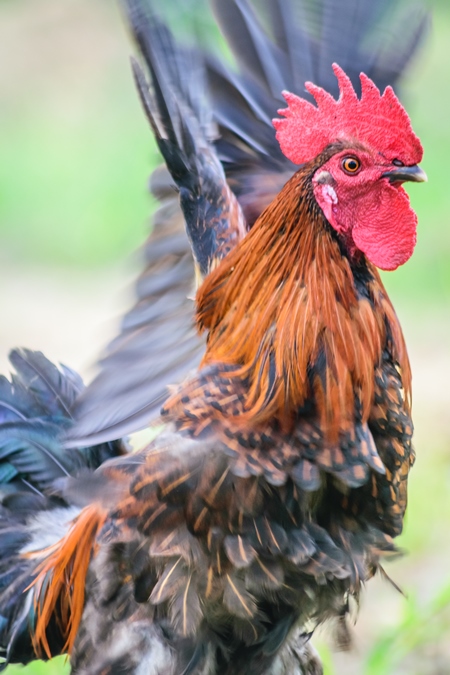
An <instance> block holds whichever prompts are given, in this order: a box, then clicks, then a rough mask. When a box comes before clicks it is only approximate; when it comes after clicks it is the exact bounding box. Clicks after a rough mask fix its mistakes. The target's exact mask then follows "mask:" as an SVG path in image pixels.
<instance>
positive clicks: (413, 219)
mask: <svg viewBox="0 0 450 675" xmlns="http://www.w3.org/2000/svg"><path fill="white" fill-rule="evenodd" d="M416 232H417V216H416V214H415V213H414V211H413V210H412V208H411V206H410V203H409V198H408V195H407V194H406V192H405V190H404V189H403V188H402V187H393V186H391V185H389V184H388V183H385V184H384V185H382V187H381V186H380V189H379V190H374V191H373V192H369V193H368V194H367V196H366V200H365V202H364V211H363V212H362V213H361V212H358V213H357V217H356V219H355V224H354V226H353V228H352V232H351V234H352V238H353V241H354V243H355V246H356V248H358V249H359V250H360V251H362V252H363V253H365V254H366V256H367V258H368V259H369V260H370V262H372V263H373V264H374V265H376V267H379V268H380V269H382V270H389V271H390V270H395V269H397V267H399V266H400V265H403V264H404V263H405V262H406V261H407V260H409V258H410V257H411V255H412V253H413V251H414V246H415V245H416Z"/></svg>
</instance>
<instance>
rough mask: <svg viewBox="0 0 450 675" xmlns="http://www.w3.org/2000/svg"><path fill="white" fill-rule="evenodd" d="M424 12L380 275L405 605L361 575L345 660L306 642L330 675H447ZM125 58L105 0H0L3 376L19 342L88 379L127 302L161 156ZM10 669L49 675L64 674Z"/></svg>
mask: <svg viewBox="0 0 450 675" xmlns="http://www.w3.org/2000/svg"><path fill="white" fill-rule="evenodd" d="M181 4H182V5H183V8H184V12H185V14H186V15H187V13H188V10H189V3H184V4H183V3H181ZM434 5H435V6H434V21H433V28H432V32H431V34H430V36H429V38H428V41H427V42H426V44H425V45H424V48H423V49H422V51H421V53H420V55H419V57H418V58H417V59H416V60H415V62H414V64H413V66H412V68H411V69H410V72H409V74H408V77H407V78H406V83H405V88H404V96H403V98H404V101H405V103H406V106H407V108H408V111H409V112H410V114H411V117H412V120H413V126H414V129H415V131H416V132H417V133H418V135H419V136H420V137H421V139H422V142H423V145H424V147H425V159H424V162H423V167H424V169H425V170H426V172H427V174H428V177H429V183H428V184H426V185H420V186H412V187H411V189H410V195H411V200H412V203H413V206H414V208H415V210H416V211H417V213H418V215H419V239H418V244H417V248H416V252H415V253H414V256H413V258H412V260H411V261H410V262H408V264H407V265H405V266H404V267H403V268H401V269H400V270H398V271H397V272H395V273H394V274H389V275H385V281H386V285H387V286H388V289H389V290H390V292H391V296H392V298H393V301H394V304H395V306H396V308H397V310H398V313H399V315H400V317H401V319H402V323H403V326H404V329H405V333H406V338H407V342H408V344H409V345H410V353H411V360H412V366H413V373H414V417H415V423H416V439H415V445H416V450H417V454H418V459H417V462H416V465H415V467H414V470H413V472H412V475H411V480H410V506H409V510H408V514H407V521H406V527H405V533H404V535H403V536H402V538H401V541H400V546H401V547H402V548H403V549H404V550H405V551H406V552H407V555H406V556H404V557H403V558H401V559H398V560H396V561H393V562H391V563H388V564H387V565H386V567H387V571H388V573H389V575H391V576H392V577H393V579H394V580H395V581H396V582H397V583H399V584H400V585H401V587H402V588H403V589H404V591H405V593H406V594H407V599H405V598H403V597H402V596H400V595H399V594H398V593H397V592H396V591H395V590H394V589H393V587H391V586H390V585H389V584H388V583H387V582H386V581H383V580H380V579H376V580H374V581H372V582H371V583H370V584H369V585H368V588H367V593H366V594H365V595H364V598H363V603H362V608H361V610H360V615H359V619H358V623H357V625H356V627H355V639H354V647H353V649H352V651H351V652H350V653H346V654H340V653H336V652H335V650H334V647H333V639H332V636H331V635H330V634H329V633H327V632H322V633H320V634H319V635H318V636H317V639H316V644H318V646H319V648H320V651H321V653H322V655H323V657H324V660H325V662H326V673H327V675H336V674H338V675H340V674H343V673H345V674H346V675H403V674H405V675H448V673H450V640H449V639H448V638H449V635H450V633H449V631H450V604H449V603H450V572H449V560H450V537H449V534H448V533H449V527H450V498H449V496H448V495H449V493H450V427H449V423H448V422H449V417H450V346H449V345H450V337H449V335H450V189H449V187H448V184H449V157H450V121H449V120H450V114H449V110H450V3H448V2H447V0H442V1H441V2H436V3H434ZM178 6H180V2H178ZM178 18H179V20H180V21H182V19H183V17H181V18H180V17H178ZM130 51H131V49H130V46H129V41H128V40H127V36H126V33H125V31H124V29H123V26H122V22H121V18H120V15H119V12H118V10H117V7H116V6H115V4H114V3H112V2H111V0H95V1H94V0H65V1H64V2H61V1H59V2H57V1H56V0H0V306H1V308H2V327H1V329H0V366H1V368H2V370H3V371H4V370H5V368H6V367H7V366H6V363H7V361H6V355H7V351H8V349H9V348H11V347H13V346H15V345H18V344H20V345H26V346H28V347H31V348H35V349H42V350H43V351H45V352H46V354H47V355H48V356H49V357H50V358H52V359H57V360H62V361H65V362H67V363H68V364H69V365H71V366H73V367H75V368H78V369H79V370H81V371H82V372H83V373H84V374H85V375H88V376H89V374H90V373H92V368H91V367H90V365H91V364H92V363H93V362H94V361H95V359H96V357H97V356H98V354H99V352H100V350H101V348H102V347H103V346H104V345H105V344H106V342H107V340H108V339H109V338H110V337H112V336H113V335H114V332H115V331H116V330H117V328H116V321H115V319H114V317H116V316H119V315H120V312H121V311H122V310H123V308H124V307H126V306H127V305H128V304H129V302H130V292H129V290H124V289H126V288H128V285H129V279H130V277H132V276H133V274H135V273H136V271H137V270H138V269H139V259H138V258H136V257H135V256H133V255H132V252H133V251H134V250H135V249H136V247H138V246H139V244H140V243H141V242H142V241H143V239H144V237H145V234H146V232H147V229H148V216H149V214H150V212H151V209H152V203H151V200H150V197H149V196H148V194H147V191H146V183H147V177H148V175H149V174H150V170H151V168H152V166H154V165H155V163H156V162H157V155H156V153H155V149H154V145H153V143H152V139H151V136H150V133H149V131H148V129H147V126H146V123H145V120H144V116H143V115H142V113H141V111H140V108H139V104H138V102H137V97H136V95H135V92H134V88H133V84H132V81H131V77H130V72H129V63H128V56H129V53H130ZM6 672H7V674H8V675H13V674H14V673H19V672H20V673H23V674H24V675H25V674H26V675H28V674H31V673H34V674H36V673H43V674H44V673H45V675H54V674H56V673H64V672H67V666H66V665H65V662H64V660H63V659H62V660H56V661H55V662H53V663H51V664H47V665H43V664H36V665H34V666H30V667H28V668H24V669H22V668H19V667H10V668H8V669H7V671H6Z"/></svg>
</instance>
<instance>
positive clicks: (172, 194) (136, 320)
mask: <svg viewBox="0 0 450 675" xmlns="http://www.w3.org/2000/svg"><path fill="white" fill-rule="evenodd" d="M126 11H127V15H128V19H129V23H130V25H131V28H132V32H133V35H134V38H135V40H136V42H137V45H138V47H139V51H140V53H141V55H142V57H143V59H144V61H145V63H146V66H147V71H148V74H149V76H150V86H149V84H148V83H147V80H146V76H145V75H144V72H143V70H142V69H141V67H140V65H139V64H138V63H137V62H136V61H133V73H134V77H135V81H136V85H137V88H138V91H139V95H140V98H141V101H142V104H143V107H144V111H145V113H146V115H147V118H148V120H149V122H150V126H151V128H152V131H153V133H154V136H155V139H156V142H157V144H158V147H159V150H160V152H161V154H162V156H163V158H164V160H165V162H166V166H167V169H168V170H165V169H162V168H160V169H158V170H157V171H156V172H155V174H154V175H153V177H152V190H153V193H154V194H155V195H156V196H157V197H158V198H159V200H160V201H161V206H160V208H159V209H158V211H157V212H156V215H155V218H154V228H153V232H152V234H151V236H150V238H149V240H148V242H147V244H146V246H145V255H146V263H147V264H146V269H145V271H144V273H143V274H142V275H141V277H140V278H139V280H138V285H137V291H138V303H137V305H136V306H135V307H134V308H133V309H132V310H131V311H130V312H129V313H128V314H127V316H126V317H125V320H124V322H123V325H122V331H121V334H120V335H119V337H118V338H116V340H114V341H113V343H112V344H111V345H110V346H109V348H108V353H107V355H106V357H105V359H104V360H103V362H102V369H101V371H100V374H99V375H98V377H97V378H96V379H95V380H94V381H93V382H92V384H91V385H90V387H89V388H88V390H87V391H86V392H85V393H84V394H83V395H82V396H81V397H80V398H79V399H78V401H77V404H76V406H75V409H74V414H75V416H76V418H77V419H78V420H79V423H78V425H77V426H76V427H75V428H74V429H71V431H70V433H69V436H68V445H69V446H72V445H79V444H80V442H82V443H86V441H87V439H89V442H91V441H93V439H106V438H117V437H120V436H123V435H125V434H127V433H130V432H132V431H136V430H137V429H140V428H143V427H145V426H147V425H148V424H149V422H150V421H151V420H152V418H154V417H156V415H157V414H158V412H159V409H160V408H161V405H162V403H163V402H164V401H165V399H166V398H167V396H168V388H167V385H170V384H172V383H173V384H175V383H177V382H179V381H180V380H181V379H183V377H184V376H185V375H186V374H187V373H188V372H189V371H190V370H191V369H193V368H195V367H196V366H197V365H198V363H199V361H200V358H201V355H202V353H203V342H202V340H201V339H200V337H199V336H198V335H197V333H196V330H195V328H194V323H193V313H194V312H193V302H192V297H193V295H194V293H195V285H196V284H195V281H196V279H199V278H201V277H203V276H204V275H206V274H207V273H208V272H209V270H210V269H211V268H212V267H214V266H215V265H216V264H217V262H218V261H219V260H220V259H221V258H222V257H223V256H224V255H226V254H227V253H228V251H229V250H230V249H231V248H233V247H234V246H235V244H236V242H237V241H239V239H240V238H242V237H243V236H244V234H245V231H246V230H245V223H244V219H243V215H242V211H241V209H240V207H239V204H238V202H237V200H236V198H235V196H234V195H233V193H232V191H231V190H230V188H229V187H228V185H227V182H226V179H225V174H224V171H223V168H222V165H221V163H220V161H219V160H218V158H217V155H216V153H215V151H214V149H213V147H212V145H211V143H210V139H211V135H212V133H213V132H214V125H213V124H212V119H211V112H210V107H209V106H207V105H206V100H205V87H204V86H202V75H203V69H202V66H201V63H200V61H199V60H198V58H197V57H196V55H195V54H194V53H193V52H192V51H190V50H182V49H178V48H177V47H176V46H175V44H174V43H173V40H172V37H171V35H170V33H169V31H168V30H167V28H166V27H165V26H164V25H162V24H161V23H160V22H159V21H158V20H157V19H156V18H155V17H154V15H153V14H152V13H151V12H147V11H146V9H145V7H144V6H143V4H142V3H140V2H133V1H131V0H130V1H128V2H127V3H126ZM186 69H187V71H188V72H189V76H190V78H191V81H190V82H189V88H188V87H187V85H186V81H185V80H184V71H185V70H186ZM174 184H175V185H174ZM174 188H176V189H174ZM180 207H181V208H180ZM185 230H186V231H185ZM186 233H187V236H186Z"/></svg>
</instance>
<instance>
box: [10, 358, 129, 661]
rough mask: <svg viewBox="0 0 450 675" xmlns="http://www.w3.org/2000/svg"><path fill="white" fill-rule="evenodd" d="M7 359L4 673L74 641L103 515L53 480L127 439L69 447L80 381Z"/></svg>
mask: <svg viewBox="0 0 450 675" xmlns="http://www.w3.org/2000/svg"><path fill="white" fill-rule="evenodd" d="M10 360H11V363H12V365H13V366H14V367H15V373H13V374H12V375H11V377H10V379H7V378H5V377H0V656H3V657H4V659H5V662H4V663H3V664H1V665H0V670H1V669H3V668H5V667H6V664H7V663H9V662H21V663H27V662H28V661H30V660H33V659H34V658H36V654H39V655H41V656H42V657H44V658H50V656H54V655H56V654H59V653H61V651H65V650H66V649H68V648H69V647H70V646H71V644H72V642H73V637H72V635H73V632H72V631H73V629H72V626H76V625H77V622H79V619H80V612H81V611H82V607H83V599H84V596H83V593H84V581H85V576H86V570H87V566H88V564H89V560H90V555H91V547H90V542H91V541H93V540H94V539H95V534H96V532H97V529H98V528H99V527H100V526H101V522H102V516H101V515H100V512H99V511H98V510H95V509H94V508H93V507H89V508H88V509H87V510H86V511H83V512H81V515H79V514H80V509H79V508H78V507H75V506H73V505H71V503H73V501H74V497H73V496H72V497H68V496H65V497H63V496H62V495H61V494H60V492H59V489H57V487H56V483H57V481H58V480H61V479H65V480H67V479H68V478H69V477H70V476H74V475H78V474H79V473H80V472H86V471H89V470H92V469H95V468H97V467H98V466H99V465H100V464H102V463H103V462H104V461H105V460H107V459H109V458H111V457H114V456H117V455H122V454H124V452H125V450H124V446H123V445H122V443H120V442H113V443H104V444H102V445H98V446H90V447H85V448H83V447H77V448H74V449H71V450H68V449H66V448H65V447H64V446H63V445H62V442H61V438H62V436H63V435H64V433H65V432H66V430H67V429H68V428H69V427H70V426H71V425H72V424H73V419H72V413H71V408H72V406H73V404H74V402H75V399H76V398H77V396H79V394H80V392H81V391H82V390H83V384H82V381H81V379H80V378H79V376H78V375H77V374H76V373H74V372H73V371H71V370H70V369H69V368H66V367H64V366H61V367H59V368H58V367H56V366H55V365H54V364H53V363H51V362H50V361H48V359H46V358H45V356H44V355H43V354H41V353H40V352H31V351H28V350H14V351H13V352H12V353H11V356H10ZM74 518H75V519H76V520H75V522H74V524H73V525H72V521H73V519H74ZM35 629H36V630H37V633H36V634H35V636H34V637H33V638H32V637H31V636H32V635H33V633H34V631H35Z"/></svg>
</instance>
